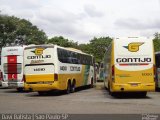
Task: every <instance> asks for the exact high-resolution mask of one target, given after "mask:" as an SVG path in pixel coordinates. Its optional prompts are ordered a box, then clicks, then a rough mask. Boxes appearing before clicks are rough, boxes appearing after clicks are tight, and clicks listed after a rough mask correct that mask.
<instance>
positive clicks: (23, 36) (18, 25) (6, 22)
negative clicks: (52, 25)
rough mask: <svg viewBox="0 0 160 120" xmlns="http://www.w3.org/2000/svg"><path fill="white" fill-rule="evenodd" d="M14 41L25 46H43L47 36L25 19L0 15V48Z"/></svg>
mask: <svg viewBox="0 0 160 120" xmlns="http://www.w3.org/2000/svg"><path fill="white" fill-rule="evenodd" d="M16 39H19V40H20V41H21V42H23V43H25V44H44V43H45V41H46V40H47V36H46V34H45V33H44V32H43V31H42V30H39V29H38V28H37V27H36V26H33V25H32V23H31V22H29V21H27V20H25V19H20V18H17V17H14V16H7V15H2V14H0V43H1V45H0V46H1V47H2V46H4V45H5V44H6V43H8V44H10V43H14V42H15V40H16Z"/></svg>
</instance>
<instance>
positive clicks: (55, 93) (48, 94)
mask: <svg viewBox="0 0 160 120" xmlns="http://www.w3.org/2000/svg"><path fill="white" fill-rule="evenodd" d="M89 88H90V87H89V86H85V87H78V88H76V90H75V92H74V93H76V92H79V91H83V90H87V89H89ZM70 94H73V93H70ZM70 94H67V93H66V91H65V90H63V91H59V90H54V91H47V92H44V93H40V94H39V93H38V92H31V94H27V95H26V96H27V97H42V96H44V97H52V96H62V95H70Z"/></svg>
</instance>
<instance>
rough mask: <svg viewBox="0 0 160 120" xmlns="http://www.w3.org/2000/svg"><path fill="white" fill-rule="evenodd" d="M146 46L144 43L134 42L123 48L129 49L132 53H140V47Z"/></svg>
mask: <svg viewBox="0 0 160 120" xmlns="http://www.w3.org/2000/svg"><path fill="white" fill-rule="evenodd" d="M142 44H144V43H143V42H132V43H129V44H128V46H123V47H124V48H126V49H128V51H130V52H137V51H139V46H141V45H142Z"/></svg>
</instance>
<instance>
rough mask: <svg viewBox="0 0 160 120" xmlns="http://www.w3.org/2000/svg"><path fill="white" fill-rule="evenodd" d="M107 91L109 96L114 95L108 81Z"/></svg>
mask: <svg viewBox="0 0 160 120" xmlns="http://www.w3.org/2000/svg"><path fill="white" fill-rule="evenodd" d="M108 92H109V94H110V95H111V96H114V93H113V92H111V87H110V84H109V83H108Z"/></svg>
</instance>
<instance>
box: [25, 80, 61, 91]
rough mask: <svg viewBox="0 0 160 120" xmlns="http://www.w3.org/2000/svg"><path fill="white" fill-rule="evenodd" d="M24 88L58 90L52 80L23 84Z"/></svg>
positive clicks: (56, 84) (30, 89)
mask: <svg viewBox="0 0 160 120" xmlns="http://www.w3.org/2000/svg"><path fill="white" fill-rule="evenodd" d="M24 89H25V90H29V91H35V92H36V91H50V90H60V88H59V86H58V83H57V82H53V83H50V84H27V83H25V84H24Z"/></svg>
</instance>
